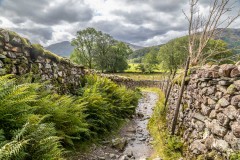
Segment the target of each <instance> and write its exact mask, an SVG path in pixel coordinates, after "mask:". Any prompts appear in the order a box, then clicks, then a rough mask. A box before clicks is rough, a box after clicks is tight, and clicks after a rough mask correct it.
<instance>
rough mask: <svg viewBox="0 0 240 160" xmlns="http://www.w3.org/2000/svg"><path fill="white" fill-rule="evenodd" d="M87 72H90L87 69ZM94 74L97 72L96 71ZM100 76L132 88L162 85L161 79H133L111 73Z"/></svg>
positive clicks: (158, 86)
mask: <svg viewBox="0 0 240 160" xmlns="http://www.w3.org/2000/svg"><path fill="white" fill-rule="evenodd" d="M89 73H92V72H90V71H89ZM95 74H99V73H96V72H95ZM99 75H100V76H101V77H106V78H108V79H110V80H112V81H113V82H115V83H117V84H119V85H124V86H126V87H127V88H131V89H134V88H136V87H157V88H160V86H161V85H162V81H151V80H133V79H131V78H127V77H123V76H118V75H113V74H99Z"/></svg>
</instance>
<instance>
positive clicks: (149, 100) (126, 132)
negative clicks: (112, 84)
mask: <svg viewBox="0 0 240 160" xmlns="http://www.w3.org/2000/svg"><path fill="white" fill-rule="evenodd" d="M157 100H158V95H157V94H155V93H153V92H143V97H142V99H140V100H139V104H138V107H137V109H136V115H134V117H133V119H132V120H131V121H129V122H128V123H127V124H126V125H124V126H123V127H122V128H121V130H120V132H119V134H118V135H117V136H116V137H113V138H109V140H107V141H104V142H103V143H102V145H101V146H95V145H94V146H93V147H92V149H91V152H90V153H89V154H86V155H76V156H74V157H73V158H72V159H76V160H133V159H135V160H145V159H146V158H147V157H150V156H151V154H152V147H151V144H150V142H151V140H152V138H151V137H150V135H149V132H148V130H147V124H148V120H149V118H150V117H151V115H152V112H153V107H154V106H155V104H156V102H157Z"/></svg>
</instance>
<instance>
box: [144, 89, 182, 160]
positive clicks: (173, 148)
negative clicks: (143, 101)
mask: <svg viewBox="0 0 240 160" xmlns="http://www.w3.org/2000/svg"><path fill="white" fill-rule="evenodd" d="M142 90H145V91H152V92H156V93H157V94H158V95H159V100H158V102H157V104H156V106H155V108H154V112H153V115H152V117H151V118H150V120H149V123H148V129H149V131H150V134H151V136H152V137H153V139H154V140H153V148H154V153H153V155H152V157H151V158H152V159H154V158H156V157H161V158H162V159H164V160H178V159H179V158H181V157H182V150H183V143H182V141H181V139H180V138H179V137H177V136H171V135H170V133H169V132H168V129H167V120H166V110H165V109H164V101H165V96H164V94H163V92H162V91H161V90H160V89H158V88H148V89H142Z"/></svg>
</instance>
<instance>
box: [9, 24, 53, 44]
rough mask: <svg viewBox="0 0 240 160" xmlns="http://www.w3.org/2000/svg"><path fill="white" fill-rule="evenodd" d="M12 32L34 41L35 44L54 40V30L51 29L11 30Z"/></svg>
mask: <svg viewBox="0 0 240 160" xmlns="http://www.w3.org/2000/svg"><path fill="white" fill-rule="evenodd" d="M11 29H12V30H14V31H16V32H18V33H20V34H22V35H23V36H27V37H29V38H31V39H33V40H34V41H33V43H40V42H46V41H48V40H51V39H52V33H53V30H52V28H50V27H44V28H42V27H35V28H11Z"/></svg>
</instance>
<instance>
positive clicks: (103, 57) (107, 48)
mask: <svg viewBox="0 0 240 160" xmlns="http://www.w3.org/2000/svg"><path fill="white" fill-rule="evenodd" d="M115 43H116V41H115V40H114V39H113V37H112V36H110V35H108V34H106V33H102V32H101V31H99V35H98V38H97V43H96V50H97V52H96V56H95V63H96V65H97V68H98V69H100V70H101V71H102V72H103V71H104V70H106V68H107V65H108V64H107V63H106V62H109V58H110V57H109V55H111V53H112V52H111V48H112V46H113V45H114V44H115Z"/></svg>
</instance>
